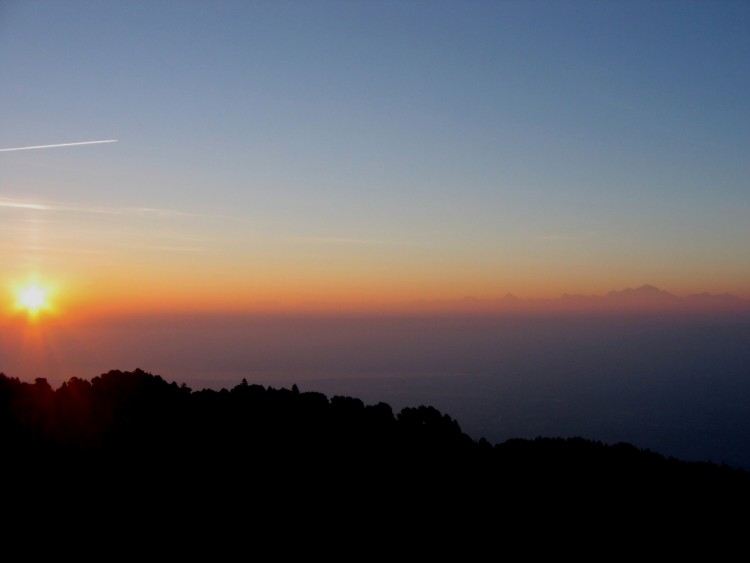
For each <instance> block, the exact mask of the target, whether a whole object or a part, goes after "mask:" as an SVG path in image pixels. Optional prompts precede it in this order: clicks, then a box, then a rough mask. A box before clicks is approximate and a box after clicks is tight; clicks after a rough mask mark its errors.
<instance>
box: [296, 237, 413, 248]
mask: <svg viewBox="0 0 750 563" xmlns="http://www.w3.org/2000/svg"><path fill="white" fill-rule="evenodd" d="M288 240H290V241H292V242H298V243H304V244H332V245H351V246H413V243H407V242H398V241H388V240H375V239H360V238H346V237H290V238H289V239H288Z"/></svg>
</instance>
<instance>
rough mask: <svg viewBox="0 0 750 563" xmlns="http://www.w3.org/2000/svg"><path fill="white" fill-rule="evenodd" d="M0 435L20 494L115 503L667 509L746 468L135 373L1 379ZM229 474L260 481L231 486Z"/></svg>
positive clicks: (746, 489) (728, 491)
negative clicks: (194, 386)
mask: <svg viewBox="0 0 750 563" xmlns="http://www.w3.org/2000/svg"><path fill="white" fill-rule="evenodd" d="M0 439H2V444H3V447H4V451H5V453H6V459H10V460H13V463H12V464H6V465H5V466H4V468H3V471H4V473H5V476H6V479H8V478H10V479H13V482H15V483H17V484H19V487H18V490H21V491H22V490H26V489H24V487H27V488H28V487H33V490H35V491H37V492H39V491H43V492H44V494H45V495H51V494H57V495H60V494H63V492H61V490H60V489H58V488H57V487H51V486H50V488H45V487H46V486H47V485H49V475H50V474H52V475H54V477H55V480H54V483H60V482H64V483H66V487H71V489H70V490H71V491H75V494H76V495H77V498H78V497H80V496H81V495H83V496H86V495H91V498H92V499H99V495H101V494H102V491H106V492H107V495H115V496H117V495H121V497H119V498H120V501H121V502H127V501H129V498H130V497H129V496H128V495H135V496H136V497H138V496H139V495H159V496H160V497H161V496H164V495H168V496H169V495H173V496H175V497H180V495H182V494H184V492H185V490H190V491H192V493H191V494H193V493H194V494H196V495H199V498H200V501H201V502H215V501H216V499H217V498H221V499H228V498H232V499H236V498H238V496H239V497H240V498H244V499H245V500H247V501H248V502H249V496H252V501H253V502H256V503H257V502H261V501H263V500H267V501H269V502H270V501H271V497H273V498H276V495H278V494H280V493H278V492H274V491H278V489H279V488H282V489H283V490H286V489H285V487H288V485H289V483H292V482H295V483H309V484H310V485H308V486H307V487H305V488H304V489H303V491H304V492H300V491H299V490H298V489H295V491H297V492H295V493H294V494H295V495H300V494H302V495H306V496H307V497H309V498H314V499H317V500H320V498H321V497H325V498H326V499H327V500H326V502H331V501H332V499H334V500H335V502H343V503H348V502H350V501H351V499H352V498H357V495H367V496H368V498H372V497H373V495H374V496H375V498H380V499H382V500H388V501H389V502H400V501H403V499H404V498H410V499H419V500H420V502H424V503H427V504H426V505H425V506H427V505H429V503H431V502H436V499H439V500H440V502H441V503H443V504H445V506H448V507H451V509H455V510H465V509H468V506H469V504H470V503H473V502H475V501H476V500H477V499H480V498H481V499H484V501H486V502H502V503H503V506H506V507H509V506H515V507H521V506H526V505H527V504H528V503H530V502H531V503H544V504H545V505H548V504H549V503H553V504H554V503H569V502H576V503H578V504H579V505H580V504H583V505H591V506H594V505H595V506H598V507H599V509H600V510H604V509H605V507H603V506H600V505H601V503H602V499H603V498H604V497H603V496H602V491H606V503H605V504H606V505H607V506H609V507H610V508H611V509H612V510H614V508H615V507H619V506H620V505H621V504H623V503H625V504H633V503H641V504H644V503H645V504H648V503H650V502H653V501H654V499H655V498H658V499H660V500H659V503H661V504H664V503H666V504H664V506H666V507H667V508H670V509H674V510H677V509H678V508H679V510H685V509H688V510H695V508H694V506H695V503H696V502H698V501H700V503H702V504H701V506H704V505H706V506H709V507H713V509H716V510H718V509H719V508H721V507H722V506H724V504H725V503H727V502H730V501H731V502H732V503H735V502H739V501H741V500H742V501H743V502H744V501H746V500H750V476H749V475H748V474H747V473H746V472H744V471H741V470H737V469H733V468H730V467H728V466H720V465H715V464H711V463H688V462H683V461H678V460H675V459H671V458H670V459H667V458H665V457H663V456H661V455H659V454H657V453H654V452H650V451H644V450H639V449H638V448H636V447H634V446H632V445H629V444H615V445H606V444H602V443H600V442H594V441H590V440H585V439H583V438H566V439H563V438H541V437H540V438H537V439H535V440H520V439H513V440H508V441H506V442H504V443H501V444H495V445H491V444H490V443H488V442H487V441H486V440H484V439H481V440H479V441H475V440H473V439H472V438H470V437H469V436H468V435H466V434H465V433H463V432H462V431H461V428H460V426H459V424H458V422H457V421H455V420H453V419H452V418H451V417H450V416H448V415H446V414H443V413H441V412H439V411H438V410H437V409H435V408H433V407H430V406H424V405H422V406H418V407H409V408H404V409H402V410H401V411H400V412H399V413H394V412H393V410H392V409H391V407H390V406H389V405H387V404H385V403H378V404H376V405H365V404H364V403H363V402H362V401H361V400H360V399H357V398H353V397H346V396H333V397H331V398H328V397H327V396H325V395H323V394H322V393H318V392H300V391H299V389H298V388H297V386H296V385H294V386H292V388H291V389H286V388H281V389H275V388H272V387H263V386H261V385H252V384H248V383H247V381H246V380H243V381H242V382H241V383H240V384H239V385H237V386H235V387H234V388H232V389H230V390H228V389H222V390H220V391H215V390H208V389H204V390H202V391H192V390H191V389H189V388H188V387H187V386H185V385H184V384H183V385H181V386H180V385H177V384H176V383H168V382H166V381H165V380H164V379H162V378H161V377H160V376H156V375H152V374H149V373H147V372H144V371H142V370H140V369H137V370H135V371H132V372H121V371H110V372H108V373H106V374H103V375H101V376H99V377H95V378H94V379H92V380H91V381H86V380H83V379H79V378H72V379H70V380H68V381H67V382H65V383H63V384H62V385H61V386H60V388H58V389H57V390H53V389H52V388H51V387H50V385H49V384H48V383H47V381H46V380H45V379H37V380H36V381H35V382H34V383H25V382H21V381H19V380H18V379H14V378H10V377H7V376H5V375H2V374H0ZM237 483H248V484H249V483H262V484H263V485H262V487H260V488H257V487H250V486H248V487H245V488H239V489H236V490H235V488H233V487H235V486H236V484H237ZM438 485H439V486H438ZM65 490H67V489H63V490H62V491H65ZM685 490H689V491H690V498H689V502H687V501H686V497H685ZM289 494H291V492H289ZM227 495H229V496H227ZM653 495H656V496H653ZM246 497H248V498H246ZM295 498H297V497H295ZM308 500H309V499H308ZM227 502H228V501H227ZM467 503H469V504H467ZM690 506H693V508H692V509H691V508H690ZM519 509H520V508H519ZM618 510H619V508H618Z"/></svg>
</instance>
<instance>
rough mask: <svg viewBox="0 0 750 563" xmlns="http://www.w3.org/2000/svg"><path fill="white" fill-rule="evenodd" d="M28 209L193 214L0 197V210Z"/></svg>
mask: <svg viewBox="0 0 750 563" xmlns="http://www.w3.org/2000/svg"><path fill="white" fill-rule="evenodd" d="M1 207H6V208H10V209H30V210H33V211H53V212H54V211H57V212H65V213H87V214H95V215H120V216H131V217H133V216H134V217H165V218H166V217H194V216H195V214H194V213H187V212H184V211H176V210H174V209H159V208H153V207H125V208H116V207H88V206H79V205H61V204H57V203H40V202H34V201H24V200H18V199H13V198H7V197H0V208H1Z"/></svg>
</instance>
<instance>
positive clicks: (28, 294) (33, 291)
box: [18, 285, 49, 316]
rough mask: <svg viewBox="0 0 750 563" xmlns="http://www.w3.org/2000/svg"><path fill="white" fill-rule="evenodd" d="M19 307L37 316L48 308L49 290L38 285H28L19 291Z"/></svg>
mask: <svg viewBox="0 0 750 563" xmlns="http://www.w3.org/2000/svg"><path fill="white" fill-rule="evenodd" d="M18 307H19V308H20V309H23V310H24V311H26V312H27V313H28V314H29V315H31V316H35V315H37V314H38V313H39V312H41V311H43V310H45V309H47V308H48V307H49V303H48V301H47V291H46V290H45V289H43V288H42V287H39V286H38V285H28V286H26V287H23V288H21V289H20V290H19V291H18Z"/></svg>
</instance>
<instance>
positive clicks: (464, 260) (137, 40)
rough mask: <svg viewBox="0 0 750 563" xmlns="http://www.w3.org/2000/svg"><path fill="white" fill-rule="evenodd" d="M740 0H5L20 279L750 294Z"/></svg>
mask: <svg viewBox="0 0 750 563" xmlns="http://www.w3.org/2000/svg"><path fill="white" fill-rule="evenodd" d="M748 30H750V4H748V3H747V2H730V1H727V2H689V1H679V2H672V1H660V2H654V1H648V2H638V1H628V2H579V1H571V2H561V1H554V2H543V1H538V2H520V1H518V2H516V1H507V2H474V1H468V2H464V1H461V2H459V1H454V2H441V1H430V2H426V1H399V2H387V1H369V2H358V1H351V0H349V1H342V2H328V1H316V2H302V1H297V2H270V1H268V2H260V1H259V2H250V1H243V2H229V1H224V2H222V1H213V2H208V1H204V2H196V1H149V2H144V1H129V2H122V1H111V2H110V1H98V2H88V1H86V2H84V1H72V0H71V1H62V0H61V1H41V0H39V1H13V0H3V1H2V2H1V3H0V77H2V88H0V123H2V127H0V148H12V147H24V146H36V145H44V144H55V143H67V142H76V141H91V140H100V139H118V140H119V142H118V143H112V144H102V145H89V146H78V147H67V148H53V149H38V150H28V151H17V152H0V258H2V262H3V270H2V276H3V278H4V279H2V280H0V282H2V283H3V284H4V287H5V289H6V293H5V295H4V304H5V305H6V306H5V307H2V309H4V310H5V311H7V310H8V309H9V307H8V306H7V305H8V304H9V303H11V302H12V300H13V292H14V291H15V290H17V288H18V287H20V286H23V285H24V284H25V283H27V282H28V281H29V280H32V279H36V280H37V281H38V282H39V283H41V284H44V285H45V286H48V287H50V288H51V289H54V290H55V291H56V295H55V296H54V299H55V300H56V303H57V306H58V307H59V308H60V309H61V310H63V309H64V310H67V311H69V312H75V311H77V312H79V313H82V314H85V313H87V312H102V311H117V310H125V309H127V310H129V311H156V310H186V309H189V310H193V309H196V310H206V309H209V310H253V309H269V308H270V309H273V308H281V309H295V308H305V307H310V306H311V304H317V306H318V307H323V308H326V307H328V308H332V309H336V308H342V307H357V306H384V305H386V304H393V303H402V302H403V303H406V302H409V301H412V300H416V299H460V298H463V297H465V296H474V297H477V298H486V299H491V298H498V297H502V296H503V295H504V294H506V293H508V292H510V293H513V294H514V295H517V296H519V297H524V298H538V297H556V296H558V295H560V294H562V293H587V294H588V293H593V294H602V293H606V292H607V291H609V290H613V289H622V288H625V287H636V286H640V285H642V284H645V283H649V284H653V285H655V286H658V287H660V288H663V289H666V290H669V291H671V292H673V293H676V294H678V295H682V294H688V293H692V292H700V291H709V292H712V293H723V292H731V293H734V294H736V295H738V296H741V297H745V298H748V297H750V260H748V256H749V255H748V243H749V242H750V220H748V217H750V185H749V182H748V180H749V179H750V134H749V133H750V33H748Z"/></svg>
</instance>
